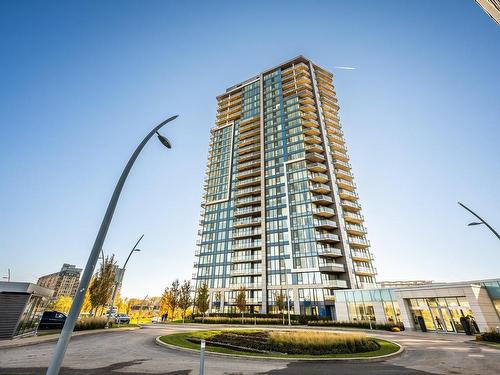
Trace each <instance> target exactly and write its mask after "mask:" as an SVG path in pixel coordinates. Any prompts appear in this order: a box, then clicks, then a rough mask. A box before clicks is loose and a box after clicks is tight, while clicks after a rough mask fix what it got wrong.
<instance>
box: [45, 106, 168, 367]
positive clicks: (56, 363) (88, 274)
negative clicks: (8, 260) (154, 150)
mask: <svg viewBox="0 0 500 375" xmlns="http://www.w3.org/2000/svg"><path fill="white" fill-rule="evenodd" d="M177 117H178V115H175V116H172V117H170V118H168V119H166V120H165V121H163V122H161V123H160V124H158V125H156V126H155V127H154V128H153V129H152V130H151V131H150V132H149V133H148V135H146V137H145V138H144V139H143V140H142V142H141V143H140V144H139V146H137V148H136V149H135V151H134V153H133V154H132V156H131V157H130V159H129V161H128V163H127V165H126V166H125V169H124V170H123V172H122V174H121V176H120V179H119V180H118V183H117V184H116V187H115V190H114V191H113V195H112V196H111V200H110V201H109V204H108V208H107V209H106V213H105V214H104V218H103V219H102V223H101V226H100V227H99V232H97V237H96V239H95V242H94V246H93V247H92V251H91V252H90V256H89V259H88V260H87V264H86V266H85V270H84V271H83V275H82V279H81V280H80V285H79V286H78V289H77V291H76V294H75V297H74V298H73V303H72V304H71V309H70V310H69V314H68V317H67V318H66V322H65V323H64V327H63V329H62V331H61V335H60V336H59V340H58V341H57V345H56V348H55V349H54V354H53V355H52V358H51V360H50V363H49V367H48V369H47V373H46V374H47V375H57V374H59V369H60V368H61V364H62V361H63V359H64V354H65V353H66V349H67V348H68V344H69V340H70V338H71V333H72V332H73V329H74V328H75V323H76V320H77V319H78V315H79V314H80V310H81V308H82V304H83V299H84V297H85V292H86V291H87V288H88V286H89V283H90V279H91V278H92V274H93V273H94V268H95V265H96V263H97V260H98V259H99V253H100V252H101V250H102V245H103V243H104V240H105V239H106V235H107V233H108V229H109V225H110V224H111V220H112V219H113V214H114V212H115V208H116V204H117V203H118V199H119V198H120V194H121V192H122V189H123V185H124V184H125V181H126V180H127V177H128V174H129V173H130V170H131V169H132V166H133V165H134V163H135V161H136V159H137V157H138V156H139V154H140V153H141V151H142V149H143V148H144V146H145V145H146V143H148V141H149V140H150V139H151V137H152V136H153V135H154V134H155V133H156V134H157V135H158V139H159V140H160V142H161V143H162V144H163V145H164V146H165V147H167V148H171V147H172V146H171V145H170V142H169V141H168V139H167V138H165V137H164V136H162V135H161V134H160V133H158V130H160V129H161V128H162V127H163V126H164V125H165V124H167V123H168V122H170V121H173V120H175V119H176V118H177Z"/></svg>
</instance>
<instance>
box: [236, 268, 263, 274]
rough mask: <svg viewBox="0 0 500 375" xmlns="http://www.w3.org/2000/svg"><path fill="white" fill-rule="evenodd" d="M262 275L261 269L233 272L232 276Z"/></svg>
mask: <svg viewBox="0 0 500 375" xmlns="http://www.w3.org/2000/svg"><path fill="white" fill-rule="evenodd" d="M260 274H262V268H260V267H259V268H247V269H234V270H231V276H245V275H260Z"/></svg>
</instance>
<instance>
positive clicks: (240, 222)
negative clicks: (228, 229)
mask: <svg viewBox="0 0 500 375" xmlns="http://www.w3.org/2000/svg"><path fill="white" fill-rule="evenodd" d="M261 222H262V219H261V218H260V217H255V216H253V217H241V218H237V219H235V220H234V227H235V228H244V227H252V226H258V225H259V226H260V225H261Z"/></svg>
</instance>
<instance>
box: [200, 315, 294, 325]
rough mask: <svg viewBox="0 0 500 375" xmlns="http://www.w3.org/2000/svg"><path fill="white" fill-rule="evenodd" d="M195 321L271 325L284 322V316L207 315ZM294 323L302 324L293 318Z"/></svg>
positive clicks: (286, 322)
mask: <svg viewBox="0 0 500 375" xmlns="http://www.w3.org/2000/svg"><path fill="white" fill-rule="evenodd" d="M194 322H195V323H206V324H269V325H276V324H279V325H281V324H283V318H261V317H258V318H257V317H253V318H250V317H243V318H242V317H241V316H240V317H239V318H236V317H227V316H226V317H223V316H206V317H205V318H204V319H203V317H195V318H194ZM285 324H288V321H287V319H286V318H285ZM292 324H294V325H296V324H300V323H299V322H298V321H296V320H293V321H292Z"/></svg>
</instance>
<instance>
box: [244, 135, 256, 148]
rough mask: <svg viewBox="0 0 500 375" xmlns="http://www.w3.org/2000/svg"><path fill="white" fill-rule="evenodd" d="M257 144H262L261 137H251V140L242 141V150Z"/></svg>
mask: <svg viewBox="0 0 500 375" xmlns="http://www.w3.org/2000/svg"><path fill="white" fill-rule="evenodd" d="M257 143H260V136H258V135H257V136H253V137H249V138H245V139H243V140H241V141H240V149H241V148H243V147H245V146H248V145H253V144H257Z"/></svg>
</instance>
